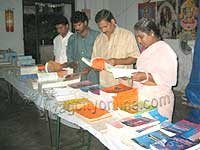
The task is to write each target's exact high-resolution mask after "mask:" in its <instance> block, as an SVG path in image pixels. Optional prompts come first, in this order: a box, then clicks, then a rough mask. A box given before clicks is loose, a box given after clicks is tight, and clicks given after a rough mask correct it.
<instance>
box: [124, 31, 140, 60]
mask: <svg viewBox="0 0 200 150" xmlns="http://www.w3.org/2000/svg"><path fill="white" fill-rule="evenodd" d="M127 45H128V48H127V56H128V57H134V58H138V57H139V56H140V51H139V48H138V45H137V42H136V39H135V36H134V34H132V33H129V35H128V38H127Z"/></svg>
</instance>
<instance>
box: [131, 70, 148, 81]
mask: <svg viewBox="0 0 200 150" xmlns="http://www.w3.org/2000/svg"><path fill="white" fill-rule="evenodd" d="M146 79H147V76H146V73H145V72H135V73H133V74H132V80H133V81H138V82H141V81H144V80H146Z"/></svg>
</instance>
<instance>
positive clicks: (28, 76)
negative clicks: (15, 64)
mask: <svg viewBox="0 0 200 150" xmlns="http://www.w3.org/2000/svg"><path fill="white" fill-rule="evenodd" d="M37 78H38V76H37V74H28V75H20V79H21V80H27V79H37Z"/></svg>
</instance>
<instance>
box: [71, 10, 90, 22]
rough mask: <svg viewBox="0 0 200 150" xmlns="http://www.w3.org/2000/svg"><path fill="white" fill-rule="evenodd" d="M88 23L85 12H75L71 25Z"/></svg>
mask: <svg viewBox="0 0 200 150" xmlns="http://www.w3.org/2000/svg"><path fill="white" fill-rule="evenodd" d="M85 21H86V22H87V23H88V17H87V15H86V14H85V12H81V11H76V12H74V14H72V17H71V23H72V24H74V23H78V22H85Z"/></svg>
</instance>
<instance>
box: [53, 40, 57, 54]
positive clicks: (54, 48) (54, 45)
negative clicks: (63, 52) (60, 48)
mask: <svg viewBox="0 0 200 150" xmlns="http://www.w3.org/2000/svg"><path fill="white" fill-rule="evenodd" d="M53 53H54V56H56V40H55V39H54V40H53Z"/></svg>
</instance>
